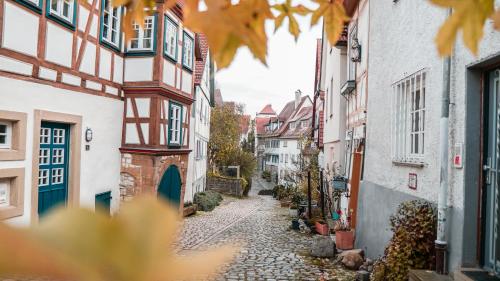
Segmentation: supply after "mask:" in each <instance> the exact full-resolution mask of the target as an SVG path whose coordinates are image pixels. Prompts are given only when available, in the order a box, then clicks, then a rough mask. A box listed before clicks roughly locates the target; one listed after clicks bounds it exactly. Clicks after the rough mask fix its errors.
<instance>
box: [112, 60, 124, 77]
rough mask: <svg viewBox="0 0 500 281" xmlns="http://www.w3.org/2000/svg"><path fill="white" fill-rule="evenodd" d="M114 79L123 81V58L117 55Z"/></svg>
mask: <svg viewBox="0 0 500 281" xmlns="http://www.w3.org/2000/svg"><path fill="white" fill-rule="evenodd" d="M113 81H114V82H116V83H119V84H122V83H123V58H122V57H120V56H117V55H115V66H114V69H113Z"/></svg>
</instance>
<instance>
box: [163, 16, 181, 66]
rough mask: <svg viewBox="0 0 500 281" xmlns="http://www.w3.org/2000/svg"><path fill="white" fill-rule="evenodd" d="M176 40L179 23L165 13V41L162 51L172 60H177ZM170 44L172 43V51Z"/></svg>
mask: <svg viewBox="0 0 500 281" xmlns="http://www.w3.org/2000/svg"><path fill="white" fill-rule="evenodd" d="M170 28H173V29H170ZM172 32H173V33H174V34H172ZM172 39H174V42H171V40H172ZM178 41H179V25H178V24H177V23H175V22H174V21H173V20H172V19H171V18H169V17H168V16H166V15H165V42H164V43H163V52H164V54H165V55H166V56H167V57H169V58H171V59H173V60H174V61H177V48H178ZM172 44H173V45H174V49H173V51H172Z"/></svg>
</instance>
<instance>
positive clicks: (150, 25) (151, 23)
mask: <svg viewBox="0 0 500 281" xmlns="http://www.w3.org/2000/svg"><path fill="white" fill-rule="evenodd" d="M155 26H156V17H155V16H147V17H145V18H144V25H143V26H142V27H141V26H140V25H139V24H137V23H135V22H134V23H132V29H133V30H134V32H137V34H135V33H134V35H133V37H132V38H130V40H129V42H128V46H127V51H132V52H136V51H154V45H155V44H154V43H155V41H154V39H155V32H156V30H155ZM146 29H147V30H149V29H151V37H148V38H144V34H145V32H144V31H145V30H146ZM146 39H148V40H149V41H150V47H149V48H147V47H144V40H146ZM134 40H137V47H132V41H134Z"/></svg>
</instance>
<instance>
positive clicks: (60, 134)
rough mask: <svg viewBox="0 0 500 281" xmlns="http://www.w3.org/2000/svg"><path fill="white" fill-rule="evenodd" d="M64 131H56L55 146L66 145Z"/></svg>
mask: <svg viewBox="0 0 500 281" xmlns="http://www.w3.org/2000/svg"><path fill="white" fill-rule="evenodd" d="M49 130H50V129H49ZM65 133H66V131H65V130H64V129H54V142H53V143H54V144H64V134H65Z"/></svg>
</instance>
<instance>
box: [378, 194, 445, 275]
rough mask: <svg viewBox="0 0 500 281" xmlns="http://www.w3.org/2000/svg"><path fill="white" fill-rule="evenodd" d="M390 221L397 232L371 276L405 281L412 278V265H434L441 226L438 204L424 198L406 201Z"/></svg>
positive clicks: (394, 231) (425, 266) (422, 267)
mask: <svg viewBox="0 0 500 281" xmlns="http://www.w3.org/2000/svg"><path fill="white" fill-rule="evenodd" d="M390 222H391V230H392V232H393V233H394V234H393V236H392V239H391V240H390V241H389V244H388V245H387V247H386V248H385V253H384V256H383V257H382V258H381V259H380V260H379V261H378V262H377V263H376V265H375V266H374V269H373V272H372V274H371V276H370V280H372V281H382V280H394V281H403V280H408V272H409V270H410V269H433V268H434V264H435V252H434V241H435V240H436V228H437V216H436V209H435V207H434V206H433V205H432V204H431V203H429V202H427V201H424V200H412V201H407V202H403V203H401V204H400V205H399V207H398V210H397V212H396V214H395V215H393V216H391V219H390Z"/></svg>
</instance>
